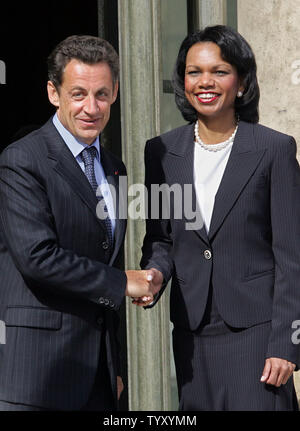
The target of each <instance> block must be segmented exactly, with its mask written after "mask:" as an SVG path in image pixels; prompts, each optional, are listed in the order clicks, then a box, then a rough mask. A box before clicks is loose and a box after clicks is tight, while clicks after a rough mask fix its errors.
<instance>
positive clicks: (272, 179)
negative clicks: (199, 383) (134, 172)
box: [141, 121, 300, 364]
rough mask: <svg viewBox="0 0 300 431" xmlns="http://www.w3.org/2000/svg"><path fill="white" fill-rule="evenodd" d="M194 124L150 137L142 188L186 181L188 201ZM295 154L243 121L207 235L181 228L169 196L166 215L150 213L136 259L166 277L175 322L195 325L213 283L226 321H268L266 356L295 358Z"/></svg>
mask: <svg viewBox="0 0 300 431" xmlns="http://www.w3.org/2000/svg"><path fill="white" fill-rule="evenodd" d="M193 131H194V126H193V125H187V126H183V127H180V128H178V129H175V130H173V131H171V132H168V133H166V134H164V135H162V136H160V137H157V138H154V139H152V140H150V141H148V142H147V144H146V149H145V163H146V185H147V187H148V188H150V186H151V184H163V183H166V184H167V185H169V186H172V185H174V184H176V183H177V184H179V185H181V187H182V188H183V187H184V185H185V184H191V185H193V186H192V201H193V205H195V201H196V198H195V189H194V179H193V172H194V144H193ZM295 155H296V144H295V141H294V139H293V138H292V137H290V136H287V135H284V134H282V133H279V132H276V131H274V130H271V129H269V128H266V127H264V126H261V125H258V124H249V123H246V122H243V121H241V122H240V125H239V128H238V132H237V135H236V138H235V141H234V144H233V148H232V151H231V154H230V157H229V160H228V163H227V166H226V169H225V172H224V175H223V178H222V181H221V184H220V187H219V189H218V192H217V194H216V197H215V204H214V209H213V214H212V220H211V225H210V230H209V233H208V234H207V233H206V230H205V228H204V227H202V228H199V229H192V230H186V222H187V219H186V217H185V214H183V217H182V218H180V219H178V218H175V217H174V214H173V211H174V208H173V206H174V201H172V198H171V199H170V201H171V203H170V205H171V216H170V218H169V219H162V218H160V219H157V220H151V219H148V220H147V230H146V236H145V239H144V244H143V257H142V261H141V265H142V267H144V268H150V267H155V268H157V269H159V270H160V271H162V273H163V275H164V279H165V281H166V282H167V281H168V280H169V279H170V278H171V277H172V284H171V298H170V301H171V307H170V310H171V320H172V322H173V323H174V325H175V326H176V325H177V326H181V327H183V328H186V329H189V330H192V331H193V330H196V329H197V328H198V327H199V325H200V322H201V319H202V317H203V313H204V310H205V307H206V301H207V295H208V291H209V286H210V283H212V287H213V291H214V296H215V301H216V305H217V307H218V310H219V313H220V315H221V316H222V318H223V319H224V320H225V321H226V322H227V323H228V324H230V325H232V326H233V327H240V328H241V327H250V326H252V325H255V324H258V323H262V322H266V321H272V333H271V336H270V339H269V344H268V346H266V357H272V356H274V357H281V358H285V359H288V360H290V361H291V362H293V363H297V364H299V348H298V345H295V344H293V343H292V341H291V336H292V332H293V331H294V329H292V322H293V321H294V320H299V319H300V169H299V164H298V162H297V160H296V157H295ZM149 195H150V194H149ZM164 201H165V202H166V200H164ZM176 201H177V203H178V198H177V199H176ZM149 208H151V203H149ZM194 208H195V206H194ZM177 216H178V215H177ZM149 217H150V215H149ZM160 217H161V215H160ZM207 251H209V252H210V253H211V258H210V253H209V252H207ZM162 291H163V290H162ZM162 291H161V292H160V294H161V293H162ZM158 299H159V297H158ZM158 299H157V300H158ZM153 305H155V304H153Z"/></svg>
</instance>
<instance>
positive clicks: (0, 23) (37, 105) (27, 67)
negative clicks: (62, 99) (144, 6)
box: [0, 0, 121, 155]
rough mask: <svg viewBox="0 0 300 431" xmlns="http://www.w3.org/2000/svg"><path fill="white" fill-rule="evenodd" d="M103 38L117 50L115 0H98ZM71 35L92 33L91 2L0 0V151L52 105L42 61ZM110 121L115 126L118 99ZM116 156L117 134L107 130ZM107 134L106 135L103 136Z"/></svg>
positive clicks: (46, 116) (95, 32) (36, 122)
mask: <svg viewBox="0 0 300 431" xmlns="http://www.w3.org/2000/svg"><path fill="white" fill-rule="evenodd" d="M103 14H104V15H105V16H104V19H103V21H104V23H105V26H104V31H105V34H104V35H103V36H104V37H105V38H106V39H108V40H109V41H110V42H111V43H112V44H113V46H114V47H115V49H116V50H118V34H117V0H108V1H104V10H103ZM72 34H91V35H94V36H97V35H98V11H97V0H85V1H83V0H81V1H80V0H72V1H70V0H60V1H58V0H49V1H47V2H36V1H27V2H12V1H9V0H6V1H3V2H2V4H1V6H0V60H3V61H4V62H5V64H6V84H2V85H0V101H1V103H0V106H1V111H0V124H1V139H0V152H1V151H2V150H3V149H4V148H5V147H6V146H7V145H8V144H9V143H10V142H12V141H13V140H15V138H16V137H17V136H19V134H23V133H26V131H27V130H29V129H30V128H31V127H33V128H34V127H37V126H41V125H43V124H44V123H45V122H46V121H47V120H48V119H49V117H50V116H51V115H53V114H54V112H55V110H54V107H52V105H51V104H50V102H49V101H48V97H47V89H46V85H47V57H48V55H49V54H50V52H51V51H52V49H53V48H54V47H55V46H56V44H57V43H58V42H60V41H61V40H63V39H64V38H66V37H67V36H70V35H72ZM112 117H113V118H116V117H117V122H118V123H119V101H117V103H116V106H114V109H113V112H112ZM109 130H110V134H113V135H114V134H115V133H117V135H115V136H112V137H110V136H107V139H106V140H107V145H108V146H110V147H111V142H110V141H111V140H112V139H113V138H115V139H114V142H115V143H114V146H115V151H114V152H116V153H117V154H119V155H120V152H121V147H120V139H119V131H118V127H117V129H116V128H115V127H114V128H113V127H109ZM106 134H107V135H109V133H106Z"/></svg>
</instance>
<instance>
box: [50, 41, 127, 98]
mask: <svg viewBox="0 0 300 431" xmlns="http://www.w3.org/2000/svg"><path fill="white" fill-rule="evenodd" d="M72 59H76V60H79V61H82V62H83V63H86V64H96V63H100V62H103V63H107V64H108V66H109V67H110V70H111V74H112V80H113V85H115V84H116V82H117V81H118V79H119V57H118V54H117V53H116V51H115V50H114V48H113V47H112V46H111V44H110V43H109V42H107V41H106V40H104V39H101V38H99V37H95V36H85V35H79V36H77V35H74V36H69V37H67V38H66V39H64V40H63V41H62V42H60V43H59V44H58V45H57V46H56V47H55V48H54V50H53V51H52V52H51V54H50V55H49V57H48V78H49V80H50V81H52V82H53V84H54V85H55V87H56V89H57V90H59V87H60V86H61V84H62V80H63V73H64V69H65V67H66V65H67V64H68V63H69V62H70V61H71V60H72Z"/></svg>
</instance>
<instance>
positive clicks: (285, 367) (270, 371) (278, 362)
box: [260, 358, 296, 387]
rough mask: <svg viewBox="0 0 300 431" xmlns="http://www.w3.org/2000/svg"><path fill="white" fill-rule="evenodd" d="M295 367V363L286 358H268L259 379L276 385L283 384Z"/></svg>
mask: <svg viewBox="0 0 300 431" xmlns="http://www.w3.org/2000/svg"><path fill="white" fill-rule="evenodd" d="M295 368H296V365H295V364H293V363H292V362H289V361H287V360H286V359H280V358H268V359H266V362H265V368H264V370H263V373H262V376H261V379H260V381H261V382H264V383H267V384H268V385H274V386H276V387H279V386H280V385H285V384H286V382H287V381H288V379H289V378H290V377H291V375H292V374H293V372H294V370H295Z"/></svg>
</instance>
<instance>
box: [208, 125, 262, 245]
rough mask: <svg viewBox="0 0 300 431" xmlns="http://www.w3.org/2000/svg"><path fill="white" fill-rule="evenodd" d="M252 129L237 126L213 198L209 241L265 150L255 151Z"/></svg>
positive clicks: (245, 126)
mask: <svg viewBox="0 0 300 431" xmlns="http://www.w3.org/2000/svg"><path fill="white" fill-rule="evenodd" d="M253 127H254V126H253V125H252V124H249V123H245V122H243V121H241V122H240V124H239V128H238V132H237V134H236V137H235V140H234V143H233V147H232V151H231V154H230V156H229V159H228V163H227V166H226V168H225V171H224V175H223V178H222V181H221V183H220V186H219V189H218V192H217V194H216V197H215V204H214V209H213V214H212V219H211V224H210V230H209V233H208V237H209V240H210V241H211V240H212V239H213V237H214V236H215V235H216V233H217V231H218V230H219V229H220V227H221V225H222V223H223V221H224V219H225V218H226V216H227V214H228V213H229V212H230V211H231V209H232V207H233V206H234V204H235V202H236V201H237V199H238V198H239V196H240V194H241V193H242V191H243V189H244V187H245V185H246V184H247V182H248V181H249V179H250V178H251V176H252V175H253V173H254V172H255V170H256V168H257V166H258V164H259V162H260V160H261V159H262V157H263V155H264V153H265V149H257V148H256V146H255V140H254V136H253Z"/></svg>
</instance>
